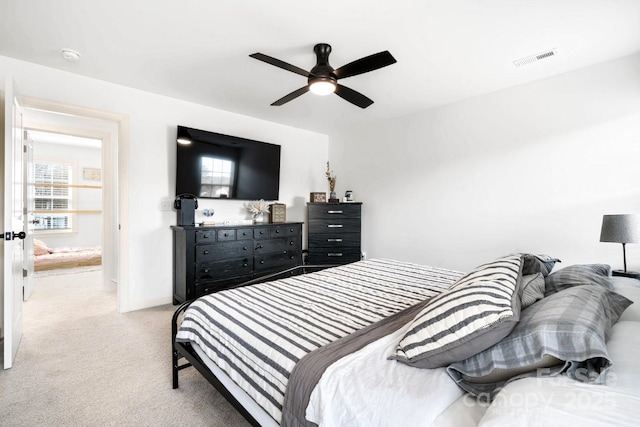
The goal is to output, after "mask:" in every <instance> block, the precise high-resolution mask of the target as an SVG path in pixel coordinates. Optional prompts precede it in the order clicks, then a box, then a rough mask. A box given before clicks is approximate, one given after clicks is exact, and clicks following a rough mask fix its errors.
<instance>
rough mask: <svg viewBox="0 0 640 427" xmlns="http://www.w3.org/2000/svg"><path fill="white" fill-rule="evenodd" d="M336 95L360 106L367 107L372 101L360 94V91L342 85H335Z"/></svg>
mask: <svg viewBox="0 0 640 427" xmlns="http://www.w3.org/2000/svg"><path fill="white" fill-rule="evenodd" d="M335 93H336V95H338V96H339V97H340V98H342V99H344V100H345V101H349V102H350V103H352V104H354V105H357V106H358V107H360V108H367V107H368V106H369V105H371V104H373V101H372V100H370V99H369V98H367V97H366V96H364V95H363V94H361V93H360V92H356V91H355V90H353V89H350V88H348V87H346V86H343V85H337V86H336V92H335Z"/></svg>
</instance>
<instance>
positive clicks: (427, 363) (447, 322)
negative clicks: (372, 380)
mask: <svg viewBox="0 0 640 427" xmlns="http://www.w3.org/2000/svg"><path fill="white" fill-rule="evenodd" d="M521 268H522V257H521V255H520V254H514V255H509V256H506V257H503V258H500V259H498V260H496V261H494V262H491V263H488V264H484V265H481V266H479V267H477V268H476V269H474V270H473V271H472V272H471V273H469V274H467V275H465V276H464V277H462V278H461V279H460V280H458V281H457V282H456V283H454V284H453V285H452V286H451V288H449V289H448V290H446V291H445V292H443V293H441V294H439V295H437V296H436V297H434V298H433V299H432V300H431V301H429V303H428V304H427V305H426V306H425V307H424V308H423V309H422V310H420V312H419V313H418V314H417V315H416V316H415V318H414V319H413V321H412V323H411V325H410V328H409V330H408V331H407V333H406V334H405V335H404V336H403V337H402V339H401V340H400V342H399V343H398V346H397V348H396V352H395V354H394V355H392V356H390V359H395V360H398V361H399V362H401V363H405V364H407V365H410V366H413V367H417V368H437V367H441V366H447V365H448V364H449V363H451V362H454V361H457V360H462V359H464V358H467V357H469V356H471V355H473V354H475V353H477V352H479V351H482V350H484V349H485V348H487V347H489V346H491V345H493V344H495V343H496V342H498V341H500V340H501V339H502V338H504V337H505V336H507V335H508V334H509V332H511V330H512V329H513V328H514V327H515V325H516V323H517V322H518V319H519V317H520V296H521V291H520V286H521V274H520V270H521Z"/></svg>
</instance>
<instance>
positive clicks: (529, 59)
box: [513, 49, 558, 67]
mask: <svg viewBox="0 0 640 427" xmlns="http://www.w3.org/2000/svg"><path fill="white" fill-rule="evenodd" d="M557 54H558V49H551V50H548V51H546V52H542V53H538V54H536V55H531V56H527V57H526V58H522V59H518V60H517V61H513V63H514V64H515V66H516V67H522V66H523V65H529V64H531V63H534V62H537V61H540V60H542V59H546V58H551V57H552V56H556V55H557Z"/></svg>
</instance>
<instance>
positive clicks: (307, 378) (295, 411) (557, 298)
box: [172, 254, 640, 427]
mask: <svg viewBox="0 0 640 427" xmlns="http://www.w3.org/2000/svg"><path fill="white" fill-rule="evenodd" d="M557 261H558V260H557V259H555V258H552V257H548V256H545V255H534V254H511V255H508V256H505V257H502V258H500V259H498V260H494V261H490V262H488V263H486V264H483V265H481V266H478V267H477V268H476V269H474V270H472V271H470V272H468V273H466V274H465V273H462V272H457V271H452V270H448V269H442V268H435V267H428V266H421V265H416V264H412V263H406V262H400V261H394V260H367V261H360V262H356V263H353V264H348V265H344V266H339V267H334V268H329V269H326V270H322V271H314V272H311V273H309V274H305V275H300V276H297V275H296V276H288V277H286V278H284V279H278V280H274V281H269V282H265V283H258V284H251V285H250V286H242V287H238V288H236V289H231V290H226V291H222V292H218V293H216V294H212V295H208V296H205V297H202V298H199V299H198V300H196V301H194V302H188V303H185V304H183V305H182V306H180V307H179V308H178V309H177V310H176V313H175V314H174V319H173V325H172V327H173V339H172V351H173V360H172V368H173V381H174V384H173V386H174V388H177V387H178V375H179V371H180V370H182V369H185V368H187V367H189V366H194V367H195V368H196V369H198V370H199V371H200V372H201V373H202V374H203V375H204V376H205V377H206V378H207V379H208V380H209V381H210V382H211V383H212V384H213V385H214V386H215V387H216V388H217V389H218V390H220V391H221V392H222V393H223V394H224V395H225V397H226V398H227V399H228V400H229V401H230V402H231V403H232V404H234V406H236V408H237V409H238V410H239V411H240V412H241V413H242V414H243V415H244V416H245V418H247V420H249V421H250V422H251V423H252V424H253V425H261V426H278V425H282V426H313V425H327V426H331V425H349V426H352V425H356V426H376V425H380V426H382V425H411V426H421V425H424V426H430V425H435V426H461V427H464V426H476V425H481V426H504V425H514V426H515V425H526V424H527V423H529V424H535V425H562V424H566V425H573V424H575V423H576V422H579V423H580V424H583V425H585V426H589V425H610V424H611V423H614V424H615V425H629V426H631V425H636V423H637V419H638V417H640V409H638V408H640V405H639V404H640V387H639V386H638V385H637V384H640V382H639V380H640V378H639V377H640V374H636V373H635V369H634V358H637V356H638V355H640V309H638V308H637V307H634V306H633V304H632V302H633V301H634V300H640V282H638V281H634V280H633V279H626V278H619V277H611V268H610V267H609V266H607V265H600V264H592V265H580V266H569V267H566V268H564V269H561V270H557V271H554V272H553V273H552V269H553V267H554V265H555V263H556V262H557ZM183 359H185V360H186V363H185V362H183Z"/></svg>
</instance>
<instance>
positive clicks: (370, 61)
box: [334, 50, 397, 79]
mask: <svg viewBox="0 0 640 427" xmlns="http://www.w3.org/2000/svg"><path fill="white" fill-rule="evenodd" d="M396 62H397V61H396V59H395V58H394V57H393V56H392V55H391V54H390V53H389V51H388V50H385V51H384V52H378V53H374V54H373V55H369V56H365V57H364V58H360V59H357V60H355V61H353V62H350V63H348V64H346V65H343V66H342V67H340V68H338V69H337V70H335V71H334V74H335V75H336V77H337V78H339V79H346V78H347V77H351V76H357V75H358V74H363V73H368V72H369V71H373V70H377V69H378V68H382V67H386V66H387V65H391V64H395V63H396Z"/></svg>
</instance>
